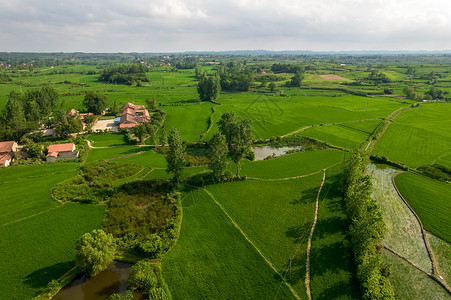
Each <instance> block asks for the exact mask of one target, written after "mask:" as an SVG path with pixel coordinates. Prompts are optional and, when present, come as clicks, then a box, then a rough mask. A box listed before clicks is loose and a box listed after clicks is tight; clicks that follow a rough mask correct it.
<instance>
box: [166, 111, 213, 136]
mask: <svg viewBox="0 0 451 300" xmlns="http://www.w3.org/2000/svg"><path fill="white" fill-rule="evenodd" d="M212 107H213V104H212V103H202V104H199V105H189V106H186V105H185V106H165V107H162V109H163V110H164V111H165V112H166V121H165V122H164V123H165V126H166V128H168V130H169V129H171V128H173V127H175V128H177V129H178V130H179V132H180V137H181V138H182V139H183V140H184V141H188V142H195V141H199V140H200V136H201V134H202V133H204V132H205V131H207V128H208V120H209V118H210V115H211V113H212V110H211V108H212Z"/></svg>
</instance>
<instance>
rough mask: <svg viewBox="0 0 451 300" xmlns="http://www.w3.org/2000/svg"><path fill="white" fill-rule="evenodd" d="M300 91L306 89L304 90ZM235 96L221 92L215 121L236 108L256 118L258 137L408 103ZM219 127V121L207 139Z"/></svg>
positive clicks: (373, 114)
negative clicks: (237, 98)
mask: <svg viewBox="0 0 451 300" xmlns="http://www.w3.org/2000/svg"><path fill="white" fill-rule="evenodd" d="M299 91H300V92H301V93H302V90H299ZM232 96H234V95H233V94H231V95H224V97H222V95H221V97H220V98H219V99H218V101H220V102H221V103H223V105H219V106H216V111H217V112H218V113H217V114H216V115H215V118H214V121H215V122H214V123H215V124H216V122H217V121H218V120H219V118H220V116H221V115H222V114H223V113H225V112H228V111H233V112H235V113H236V114H237V116H238V117H240V118H248V119H250V120H251V121H252V125H253V127H254V130H255V136H256V137H257V138H270V137H273V136H280V135H284V134H288V133H290V132H293V131H296V130H298V129H300V128H302V127H305V126H309V125H319V124H329V123H338V122H347V121H359V120H364V119H370V118H383V117H387V116H388V115H389V114H390V113H392V112H393V111H395V110H396V109H398V108H400V107H402V106H405V104H401V103H398V102H394V101H390V100H388V99H386V98H383V97H380V98H366V97H359V96H342V97H327V96H317V97H305V96H302V95H296V96H290V97H280V96H268V95H255V94H253V95H249V94H246V93H243V94H240V96H239V98H240V101H239V102H238V101H236V97H237V96H234V97H232ZM216 131H217V127H216V125H215V126H213V128H212V130H211V131H210V132H209V133H208V135H207V136H206V140H209V138H210V137H211V135H212V134H213V133H214V132H216Z"/></svg>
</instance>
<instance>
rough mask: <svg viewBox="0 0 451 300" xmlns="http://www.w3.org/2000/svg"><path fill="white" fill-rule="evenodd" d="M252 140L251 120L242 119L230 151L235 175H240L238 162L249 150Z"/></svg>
mask: <svg viewBox="0 0 451 300" xmlns="http://www.w3.org/2000/svg"><path fill="white" fill-rule="evenodd" d="M252 140H253V133H252V127H251V120H249V119H242V120H241V122H240V124H239V126H238V130H237V134H236V143H235V149H234V150H233V152H232V160H233V162H234V163H235V164H236V177H240V162H241V160H242V159H243V158H244V157H246V155H247V154H248V153H249V151H251V144H252Z"/></svg>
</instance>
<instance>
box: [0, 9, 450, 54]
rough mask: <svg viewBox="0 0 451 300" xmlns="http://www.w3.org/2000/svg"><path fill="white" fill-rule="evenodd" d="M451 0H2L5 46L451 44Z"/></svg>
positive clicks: (82, 48) (47, 48)
mask: <svg viewBox="0 0 451 300" xmlns="http://www.w3.org/2000/svg"><path fill="white" fill-rule="evenodd" d="M450 19H451V2H450V1H448V0H429V1H418V0H321V1H319V0H279V1H269V0H229V1H220V0H208V1H207V0H205V1H201V0H128V1H123V0H109V1H108V0H64V1H60V2H57V3H55V1H53V0H46V1H45V0H38V1H36V0H15V1H10V0H0V36H1V37H2V43H0V51H89V52H96V51H102V52H103V51H107V52H116V51H183V50H231V49H270V50H282V49H312V50H352V49H370V50H372V49H375V50H378V49H412V50H417V49H426V50H442V49H451V40H449V39H447V38H446V37H447V36H450V34H451V24H450Z"/></svg>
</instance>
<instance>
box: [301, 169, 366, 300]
mask: <svg viewBox="0 0 451 300" xmlns="http://www.w3.org/2000/svg"><path fill="white" fill-rule="evenodd" d="M342 171H343V169H342V165H339V166H336V167H334V168H331V169H328V170H327V171H326V181H325V183H324V186H323V189H322V191H321V195H320V197H319V210H318V221H317V223H316V227H315V231H314V233H313V240H312V248H311V252H310V274H311V281H310V286H311V290H312V298H313V299H325V300H326V299H359V298H360V290H359V283H358V281H357V279H356V278H355V275H354V274H355V270H354V268H355V267H354V261H353V258H352V252H351V247H350V245H349V241H348V239H347V237H346V231H347V229H348V221H347V217H346V213H345V211H344V204H343V199H342V195H341V191H340V187H341V176H340V175H341V172H342Z"/></svg>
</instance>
